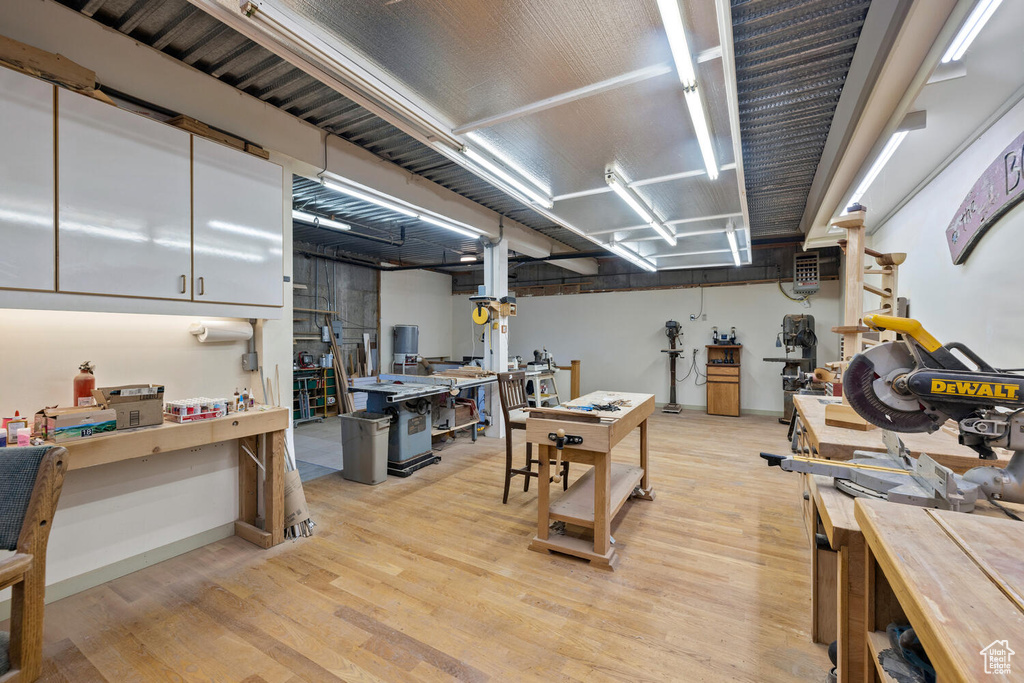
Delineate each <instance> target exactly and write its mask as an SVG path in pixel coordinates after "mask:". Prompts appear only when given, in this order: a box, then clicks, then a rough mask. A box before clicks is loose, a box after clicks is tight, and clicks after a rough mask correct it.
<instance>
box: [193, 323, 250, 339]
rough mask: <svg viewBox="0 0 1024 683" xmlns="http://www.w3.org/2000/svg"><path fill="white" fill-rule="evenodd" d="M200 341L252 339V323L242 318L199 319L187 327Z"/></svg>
mask: <svg viewBox="0 0 1024 683" xmlns="http://www.w3.org/2000/svg"><path fill="white" fill-rule="evenodd" d="M188 331H189V332H191V333H192V334H194V335H196V339H198V340H199V341H200V342H202V343H204V344H205V343H206V342H234V341H248V340H250V339H252V325H250V324H249V323H247V322H245V321H243V320H200V321H199V322H197V323H193V324H192V326H191V327H189V329H188Z"/></svg>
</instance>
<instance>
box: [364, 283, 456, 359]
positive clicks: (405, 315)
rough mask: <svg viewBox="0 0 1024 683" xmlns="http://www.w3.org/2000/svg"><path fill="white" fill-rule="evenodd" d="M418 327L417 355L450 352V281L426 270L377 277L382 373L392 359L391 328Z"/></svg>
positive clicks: (434, 354) (435, 354) (445, 353)
mask: <svg viewBox="0 0 1024 683" xmlns="http://www.w3.org/2000/svg"><path fill="white" fill-rule="evenodd" d="M395 325H419V328H420V355H421V356H448V355H450V354H451V352H452V278H451V276H450V275H444V274H442V273H434V272H431V271H427V270H400V271H397V272H394V273H390V272H387V271H384V272H382V273H381V274H380V337H381V339H380V359H381V364H382V365H383V367H384V369H385V371H390V368H391V360H392V354H393V351H392V339H393V338H392V328H393V327H394V326H395Z"/></svg>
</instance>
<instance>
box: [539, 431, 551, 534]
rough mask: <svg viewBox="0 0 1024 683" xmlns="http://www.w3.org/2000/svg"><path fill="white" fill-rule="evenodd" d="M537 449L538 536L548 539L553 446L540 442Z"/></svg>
mask: <svg viewBox="0 0 1024 683" xmlns="http://www.w3.org/2000/svg"><path fill="white" fill-rule="evenodd" d="M537 450H538V451H539V453H538V454H537V457H538V458H539V460H540V462H539V463H538V464H537V538H539V539H541V540H546V539H547V537H548V525H549V524H550V523H551V518H550V516H549V515H550V514H551V504H550V500H551V481H550V479H551V446H546V445H544V444H538V445H537Z"/></svg>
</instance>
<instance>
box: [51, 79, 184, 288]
mask: <svg viewBox="0 0 1024 683" xmlns="http://www.w3.org/2000/svg"><path fill="white" fill-rule="evenodd" d="M57 93H58V96H57V111H58V115H57V169H58V171H57V177H58V181H57V188H58V212H57V236H58V249H59V258H58V270H59V273H58V281H57V282H58V289H59V290H60V291H62V292H76V293H84V294H110V295H115V296H134V297H148V298H157V299H185V300H187V299H190V298H191V297H192V292H191V289H190V286H189V283H190V281H191V273H192V210H191V209H192V191H191V187H190V182H191V181H190V178H191V165H192V162H191V147H190V145H191V143H190V138H191V136H190V135H189V134H188V133H186V132H185V131H183V130H178V129H177V128H173V127H171V126H166V125H163V124H160V123H157V122H155V121H152V120H150V119H148V118H146V117H144V116H140V115H138V114H135V113H133V112H130V111H126V110H123V109H119V108H118V107H114V106H111V105H109V104H105V103H103V102H100V101H99V100H95V99H93V98H91V97H86V96H84V95H79V94H77V93H73V92H71V91H69V90H64V89H62V88H58V90H57Z"/></svg>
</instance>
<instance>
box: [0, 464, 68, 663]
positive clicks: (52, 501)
mask: <svg viewBox="0 0 1024 683" xmlns="http://www.w3.org/2000/svg"><path fill="white" fill-rule="evenodd" d="M67 469H68V464H67V451H66V450H64V449H63V448H58V447H54V446H39V447H35V446H32V447H25V448H0V550H13V551H15V553H14V555H10V556H8V557H6V558H3V559H0V590H2V589H4V588H8V587H11V588H12V591H11V627H10V628H11V631H10V634H7V633H0V683H13V682H14V681H17V682H18V683H28V682H29V681H34V680H36V679H37V678H38V677H39V674H40V673H41V671H42V664H43V597H44V595H45V590H46V543H47V541H48V540H49V538H50V527H51V526H52V524H51V523H52V521H53V513H54V511H55V510H56V509H57V500H58V499H59V498H60V491H61V488H62V487H63V486H64V474H65V472H67Z"/></svg>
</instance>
